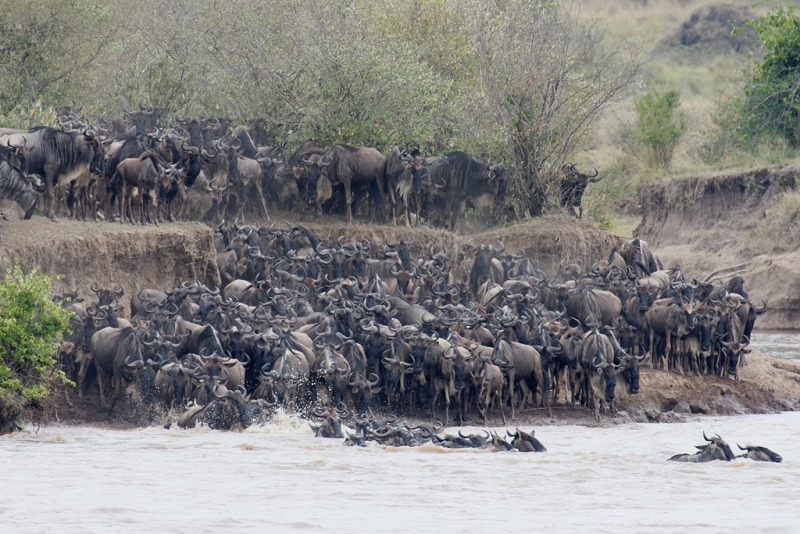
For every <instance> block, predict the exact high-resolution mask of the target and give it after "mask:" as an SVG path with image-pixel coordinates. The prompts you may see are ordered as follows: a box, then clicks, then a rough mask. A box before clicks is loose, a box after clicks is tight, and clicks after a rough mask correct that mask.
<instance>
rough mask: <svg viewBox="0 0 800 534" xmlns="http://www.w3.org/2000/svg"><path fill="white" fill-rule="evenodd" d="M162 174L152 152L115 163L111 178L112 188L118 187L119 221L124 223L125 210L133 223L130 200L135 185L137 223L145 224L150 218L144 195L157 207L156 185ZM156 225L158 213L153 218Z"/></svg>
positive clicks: (154, 207)
mask: <svg viewBox="0 0 800 534" xmlns="http://www.w3.org/2000/svg"><path fill="white" fill-rule="evenodd" d="M161 174H162V169H161V166H160V165H159V163H158V158H157V157H156V155H155V154H153V153H152V152H144V153H143V154H142V155H140V156H139V157H138V158H128V159H124V160H122V161H121V162H120V163H119V165H117V170H116V172H115V173H114V177H113V178H112V189H113V188H114V186H116V187H117V188H118V189H119V214H120V217H119V222H120V224H125V214H126V212H127V214H128V216H129V217H130V221H131V224H133V222H134V220H133V210H132V209H131V201H132V198H131V197H132V196H133V188H134V187H135V188H136V190H137V192H138V195H139V203H140V211H139V223H140V224H142V225H145V224H147V221H148V220H149V219H151V217H150V209H149V206H147V204H146V202H145V196H147V195H149V196H150V200H151V203H152V205H153V210H154V211H155V209H156V208H157V207H158V191H157V190H156V185H157V184H158V179H159V177H160V176H161ZM153 220H154V222H155V224H156V226H158V214H157V213H156V217H155V218H154V219H153Z"/></svg>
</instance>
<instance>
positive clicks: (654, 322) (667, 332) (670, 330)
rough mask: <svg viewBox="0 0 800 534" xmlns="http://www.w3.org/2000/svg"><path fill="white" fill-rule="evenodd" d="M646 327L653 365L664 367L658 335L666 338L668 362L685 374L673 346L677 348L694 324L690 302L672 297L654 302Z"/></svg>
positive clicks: (646, 318)
mask: <svg viewBox="0 0 800 534" xmlns="http://www.w3.org/2000/svg"><path fill="white" fill-rule="evenodd" d="M644 317H645V323H646V325H647V326H646V328H648V329H649V331H650V358H651V361H652V362H653V367H659V368H661V367H663V362H662V360H661V359H660V355H659V353H658V350H657V344H656V343H655V341H656V336H658V337H659V338H662V339H664V341H665V348H664V356H665V358H666V360H667V362H668V363H669V362H671V363H672V365H673V366H674V367H675V368H676V369H677V370H678V371H679V372H680V373H681V374H683V369H681V368H680V361H679V359H678V358H675V357H674V352H675V351H673V348H677V345H678V343H677V341H673V337H674V338H675V340H680V339H681V338H682V337H684V336H685V335H686V334H687V333H689V331H690V330H691V329H692V327H693V326H694V322H695V318H694V314H693V312H692V309H691V307H690V306H689V305H688V304H683V303H679V302H676V301H675V300H673V299H671V298H666V299H659V300H657V301H655V302H654V303H653V305H652V306H651V307H650V309H649V310H647V312H646V313H645V316H644Z"/></svg>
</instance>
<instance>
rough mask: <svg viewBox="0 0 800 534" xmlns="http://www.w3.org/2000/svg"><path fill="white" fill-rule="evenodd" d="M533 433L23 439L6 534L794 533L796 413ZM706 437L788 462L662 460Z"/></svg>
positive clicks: (285, 431) (52, 432)
mask: <svg viewBox="0 0 800 534" xmlns="http://www.w3.org/2000/svg"><path fill="white" fill-rule="evenodd" d="M493 430H497V431H498V433H501V434H502V433H504V431H505V429H504V428H498V429H493ZM510 430H512V431H513V427H510ZM521 430H526V431H527V430H530V428H527V427H521ZM451 431H452V429H451ZM465 431H466V432H472V431H477V429H471V428H467V429H465ZM536 431H537V432H536V436H537V437H538V438H540V439H541V440H542V442H543V443H544V444H545V445H546V446H547V452H546V453H542V454H522V453H516V452H511V453H492V452H486V451H474V450H470V451H450V450H446V449H442V448H440V447H435V446H432V445H425V446H423V447H417V448H408V447H404V448H392V447H387V448H384V447H380V446H377V445H375V444H369V445H368V446H367V447H366V448H360V447H343V446H342V440H338V439H319V438H314V437H313V434H312V432H311V430H310V428H309V427H308V426H307V424H306V423H305V421H302V420H300V419H297V418H294V417H287V416H285V415H280V416H276V418H275V419H274V422H273V423H271V424H269V425H266V426H254V427H251V428H249V429H247V430H246V431H244V432H243V433H231V432H216V431H209V430H208V429H201V428H198V429H194V430H189V431H179V430H176V429H173V430H165V429H163V428H160V427H151V428H146V429H140V430H111V429H105V428H93V427H71V426H70V427H68V426H58V425H56V426H50V427H45V428H42V429H39V430H38V431H34V429H32V428H27V429H25V430H24V431H23V432H20V433H15V434H11V435H7V436H4V437H2V438H0V457H2V458H5V459H6V460H7V461H6V462H4V469H3V483H2V484H0V502H2V503H3V504H2V505H0V516H2V521H3V531H4V532H23V531H25V532H34V531H41V530H45V529H49V528H52V525H55V524H58V525H59V530H60V531H61V532H73V531H81V532H87V531H88V532H101V531H103V532H108V531H114V532H120V531H130V532H141V531H142V530H144V529H148V530H153V531H158V532H193V533H194V532H211V531H220V530H221V529H225V530H232V531H236V532H264V531H271V532H284V531H299V530H302V531H304V532H348V531H354V530H359V531H379V532H432V531H439V532H451V531H454V530H456V529H459V530H466V531H470V532H489V531H492V532H519V531H521V530H523V529H536V530H545V529H555V531H557V532H613V533H614V534H620V533H625V532H637V533H639V532H707V531H708V532H721V531H727V532H767V531H768V532H778V533H780V532H795V529H796V525H797V524H798V523H797V521H798V519H799V518H798V515H799V514H798V512H797V506H796V503H797V495H796V492H797V488H798V487H800V461H798V458H800V413H784V414H779V415H757V416H737V417H725V418H702V419H696V420H693V421H690V422H686V423H681V424H671V425H652V424H630V425H617V426H611V427H605V428H596V427H587V426H576V425H562V426H545V427H539V428H537V429H536ZM703 431H706V433H707V434H711V433H718V434H720V435H721V436H723V437H725V438H726V439H727V440H728V442H729V443H731V444H733V443H734V442H737V441H738V442H739V443H742V444H743V442H757V443H759V444H763V445H767V446H769V447H770V448H772V449H773V450H775V451H777V452H779V453H780V454H781V455H782V456H783V463H781V464H771V463H760V462H754V461H752V460H744V459H736V460H734V461H732V462H711V463H706V464H677V463H674V462H667V461H666V458H667V457H669V456H670V455H672V454H674V453H677V452H683V451H686V450H689V449H690V448H692V445H698V444H701V442H702V441H703V439H702V432H703ZM732 446H733V445H732ZM734 450H736V451H737V453H738V450H737V449H734Z"/></svg>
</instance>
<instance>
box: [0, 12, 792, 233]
mask: <svg viewBox="0 0 800 534" xmlns="http://www.w3.org/2000/svg"><path fill="white" fill-rule="evenodd" d="M751 1H752V0H726V2H720V1H718V0H685V1H682V2H642V1H641V0H614V1H613V2H607V1H602V2H601V1H600V0H586V1H584V2H581V3H580V4H575V3H558V2H552V1H550V0H504V1H502V2H489V1H488V0H415V1H408V0H380V1H378V2H368V1H366V0H332V1H331V0H280V1H277V2H266V1H263V0H255V1H252V2H227V3H224V2H223V3H220V2H203V1H200V0H184V1H182V2H173V1H169V0H128V1H125V2H123V1H121V0H110V1H108V2H102V3H99V4H98V3H97V2H92V1H89V0H55V1H45V0H19V1H18V2H17V3H15V8H14V9H13V10H11V9H6V10H0V72H3V76H0V126H6V127H9V126H10V127H27V126H36V125H40V124H47V123H52V121H53V118H54V115H53V106H55V105H61V104H69V103H70V102H71V101H72V100H74V101H75V102H76V104H77V105H79V106H83V113H84V114H86V115H87V116H90V117H91V116H95V117H96V116H98V115H99V114H100V113H101V112H104V111H106V112H108V113H109V116H112V117H113V116H115V115H116V114H118V113H119V110H120V109H122V108H127V109H131V110H135V109H138V107H139V106H140V105H143V106H147V105H154V106H158V107H164V106H167V107H168V108H169V113H168V117H167V120H169V119H170V118H171V117H172V116H173V114H175V113H177V114H180V115H187V114H196V113H198V112H199V111H200V110H205V111H206V112H208V113H209V114H227V115H228V116H230V117H231V118H234V119H239V120H241V121H246V120H249V119H252V118H256V117H260V118H263V119H264V121H265V122H264V125H265V127H266V130H267V134H268V136H269V142H270V143H271V144H275V145H280V146H287V147H289V148H293V147H296V146H298V145H299V144H300V143H302V142H303V141H305V140H306V139H309V138H313V139H315V140H316V141H318V142H319V143H321V144H330V143H333V142H348V143H352V144H363V145H371V146H375V147H377V148H378V149H380V150H383V151H388V149H389V148H390V147H391V145H393V144H396V143H403V144H407V145H408V144H413V145H417V146H420V147H421V148H423V149H424V150H425V151H426V152H427V153H429V154H443V153H446V152H449V151H451V150H466V151H468V152H470V153H472V154H474V155H475V156H478V157H490V158H491V159H492V161H494V162H497V161H501V160H502V161H504V162H505V164H506V167H507V168H508V170H509V177H510V183H509V203H510V204H513V208H515V211H516V213H518V214H519V215H525V214H529V215H537V214H540V213H542V212H543V211H547V210H549V209H557V208H555V203H554V202H553V200H554V199H555V197H556V194H555V193H556V190H557V187H555V188H554V185H557V183H558V180H559V179H560V175H559V169H560V168H561V166H562V164H563V163H564V162H566V161H570V162H575V163H577V164H578V166H579V167H581V168H584V167H589V168H591V167H592V166H594V167H596V168H598V169H599V170H600V173H601V174H602V175H603V176H604V178H603V182H602V183H601V184H595V185H593V186H592V187H590V188H589V189H588V190H587V194H586V198H585V200H586V203H587V205H592V204H593V205H594V206H595V208H597V209H594V210H589V213H590V215H591V214H592V213H594V214H596V215H597V217H598V219H597V220H598V221H601V222H603V223H604V224H608V220H607V219H609V218H611V219H613V218H614V217H615V216H616V214H615V213H612V212H615V211H619V212H622V213H625V214H627V215H633V214H634V213H633V212H634V211H635V209H636V208H635V206H636V202H635V198H634V196H633V192H634V191H635V188H636V186H637V185H638V184H640V183H642V182H647V181H652V180H662V179H665V178H669V177H671V176H676V175H682V174H690V173H691V174H697V173H707V172H715V171H717V170H720V169H726V170H730V169H732V168H742V167H750V166H759V165H766V164H772V163H776V162H780V163H787V162H791V160H792V159H793V158H796V157H797V155H798V153H799V152H798V151H797V149H796V146H797V144H798V138H799V137H800V132H799V131H798V130H797V129H798V128H800V127H799V126H798V124H800V120H798V117H799V115H798V111H797V104H796V102H795V100H796V94H793V93H791V91H790V87H791V83H792V81H791V80H793V79H795V80H796V76H797V72H798V71H797V69H796V68H795V69H794V70H792V68H793V67H792V65H793V63H792V61H793V58H795V60H796V58H797V57H800V54H798V47H799V46H800V45H799V44H798V42H800V37H798V35H800V31H797V26H796V25H797V16H796V15H795V12H794V10H793V9H791V8H783V9H777V10H773V11H772V12H767V11H766V9H765V8H763V7H755V8H751V6H750V4H751ZM723 3H724V4H725V6H721V5H720V4H723ZM723 8H724V9H723ZM712 12H713V13H716V15H714V16H712V15H711V14H712ZM722 12H724V15H720V13H722ZM748 14H749V16H751V17H752V18H754V19H756V20H754V22H753V28H755V32H754V31H753V29H752V28H751V27H750V26H746V25H745V24H744V23H743V22H742V21H743V17H746V16H748ZM729 16H730V17H735V18H736V22H735V23H734V24H731V23H730V22H728V21H727V20H725V17H729ZM715 17H716V18H715ZM685 23H686V24H685ZM737 24H738V26H739V27H740V28H742V26H746V27H745V28H744V29H746V30H747V32H742V33H740V34H739V37H735V36H734V37H732V36H731V31H732V30H733V28H734V26H735V25H737ZM745 33H746V35H745ZM754 33H757V34H758V38H759V39H760V40H761V42H762V44H763V45H764V46H763V47H762V48H763V51H764V52H765V55H764V56H763V60H762V49H761V48H759V43H757V42H756V37H755V36H754ZM693 43H697V44H696V45H695V44H693ZM749 53H751V54H752V56H753V57H754V58H755V61H756V63H755V67H753V69H752V70H751V71H748V70H747V66H748V65H752V64H753V61H752V60H750V59H748V54H749ZM643 61H644V62H645V63H644V65H645V68H642V66H641V65H642V63H641V62H643ZM793 76H794V77H795V78H792V77H793ZM743 87H744V89H743ZM672 90H674V91H678V92H679V94H680V101H681V102H680V115H679V116H678V117H676V113H677V112H676V111H675V109H674V108H673V109H672V112H673V113H672V115H671V119H670V120H669V121H667V115H668V113H666V112H668V111H669V110H670V106H669V105H667V106H666V108H662V107H659V106H658V105H656V104H669V101H668V99H667V96H668V95H669V94H670V91H672ZM646 95H653V96H646ZM656 96H659V97H661V98H660V99H658V98H656ZM648 99H651V100H650V101H648ZM659 100H660V101H659ZM637 102H638V104H637ZM642 106H645V107H647V108H648V109H647V110H644V108H643V107H642ZM759 106H760V107H759ZM643 111H646V112H645V113H641V112H643ZM656 111H663V112H665V113H663V114H661V115H659V114H658V113H650V112H656ZM740 111H741V112H742V113H740ZM645 117H647V120H645V121H642V119H643V118H645ZM773 119H774V120H773ZM645 123H647V124H645ZM659 123H663V124H666V125H667V128H666V129H662V130H659V129H658V124H659ZM625 129H627V130H628V132H627V133H626V134H625V135H620V134H619V132H620V130H625ZM637 131H638V133H637ZM748 132H749V133H748ZM745 134H746V135H747V136H750V137H748V138H747V139H745V138H744V137H745ZM775 136H777V137H778V138H779V139H780V140H781V141H782V142H781V143H775V142H774V141H772V140H771V139H769V138H770V137H775ZM643 144H644V146H645V147H646V149H644V148H643V146H642V145H643ZM754 148H755V149H754ZM609 178H610V179H611V180H609ZM619 195H624V198H623V197H620V196H619ZM594 196H597V198H593V197H594ZM606 200H608V201H610V202H611V203H612V205H609V206H605V207H602V209H601V208H600V203H601V202H606ZM509 207H511V206H509Z"/></svg>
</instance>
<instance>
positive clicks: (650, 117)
mask: <svg viewBox="0 0 800 534" xmlns="http://www.w3.org/2000/svg"><path fill="white" fill-rule="evenodd" d="M680 96H681V95H680V92H678V91H667V92H665V93H659V92H653V93H647V94H646V95H644V96H643V97H642V98H640V99H639V100H637V101H636V104H635V105H634V108H633V109H634V111H635V112H636V131H637V134H638V138H639V141H640V142H641V143H642V144H643V145H644V147H645V149H646V150H647V162H648V164H650V165H652V166H657V167H663V168H665V169H666V168H668V167H669V164H670V161H672V153H673V152H674V151H675V147H676V146H677V145H678V141H680V138H681V136H682V135H683V133H684V132H685V131H686V124H685V123H684V121H683V118H682V117H681V116H680V114H679V113H676V112H677V109H678V106H679V105H680Z"/></svg>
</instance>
